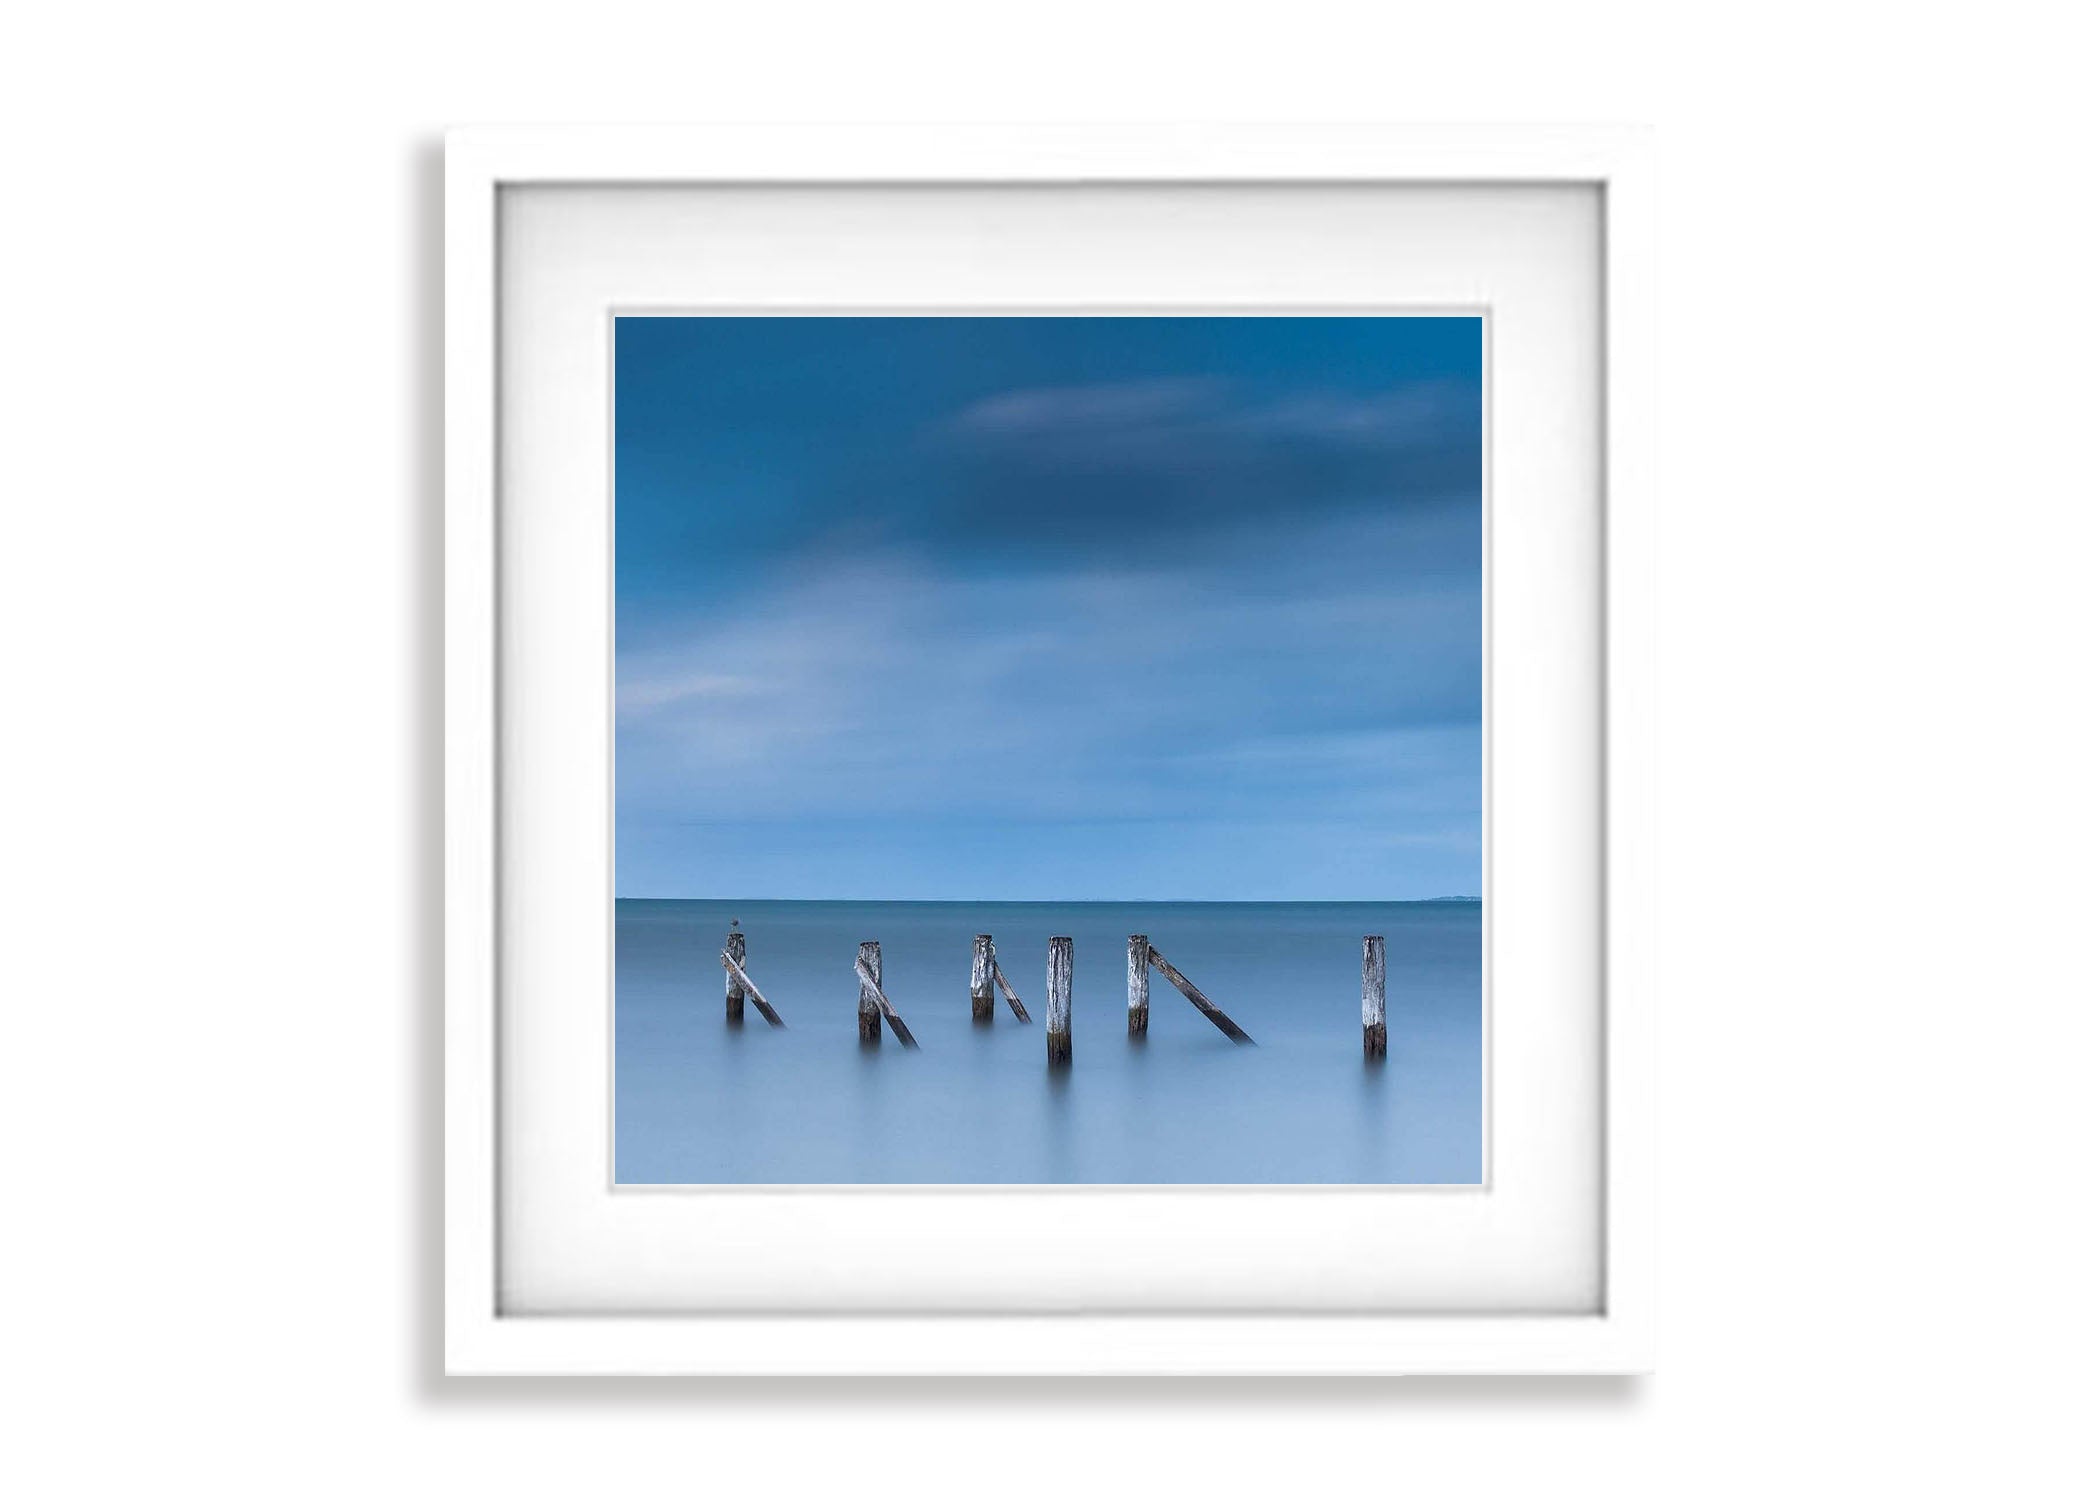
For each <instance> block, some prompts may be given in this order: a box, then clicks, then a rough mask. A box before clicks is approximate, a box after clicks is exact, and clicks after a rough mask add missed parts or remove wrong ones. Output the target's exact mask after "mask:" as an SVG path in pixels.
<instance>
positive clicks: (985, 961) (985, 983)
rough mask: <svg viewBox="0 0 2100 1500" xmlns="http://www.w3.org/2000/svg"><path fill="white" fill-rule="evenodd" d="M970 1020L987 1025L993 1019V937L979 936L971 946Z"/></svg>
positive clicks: (981, 934)
mask: <svg viewBox="0 0 2100 1500" xmlns="http://www.w3.org/2000/svg"><path fill="white" fill-rule="evenodd" d="M970 1019H971V1020H973V1021H982V1022H985V1023H987V1024H989V1023H990V1021H991V1019H992V935H991V934H990V933H989V932H980V933H978V934H977V940H976V941H975V942H974V943H972V944H971V945H970Z"/></svg>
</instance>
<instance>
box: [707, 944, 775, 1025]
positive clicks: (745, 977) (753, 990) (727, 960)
mask: <svg viewBox="0 0 2100 1500" xmlns="http://www.w3.org/2000/svg"><path fill="white" fill-rule="evenodd" d="M722 969H723V972H725V973H726V974H728V975H729V977H730V978H732V979H734V980H736V981H737V982H738V983H739V984H741V985H742V986H743V987H744V993H745V994H746V995H749V996H750V997H751V1003H752V1004H753V1005H755V1006H757V1007H758V1013H759V1014H760V1015H762V1016H764V1017H765V1018H766V1024H767V1025H768V1026H785V1025H787V1022H785V1021H783V1020H781V1019H780V1012H779V1011H777V1010H775V1009H773V1007H772V1006H770V1005H768V1004H766V997H765V996H764V995H761V994H760V993H759V992H758V986H757V985H755V984H753V983H752V982H751V976H750V975H749V974H747V973H745V972H744V966H743V965H742V964H740V963H738V962H737V961H736V959H735V958H733V957H731V956H730V952H729V950H728V949H727V948H724V949H723V950H722Z"/></svg>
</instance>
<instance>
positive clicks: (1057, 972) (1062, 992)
mask: <svg viewBox="0 0 2100 1500" xmlns="http://www.w3.org/2000/svg"><path fill="white" fill-rule="evenodd" d="M1049 988H1050V1004H1049V1007H1048V1009H1047V1011H1046V1012H1045V1027H1046V1030H1047V1032H1048V1035H1049V1038H1050V1066H1052V1067H1053V1068H1056V1067H1067V1066H1070V1064H1071V1061H1072V940H1071V939H1070V938H1068V937H1054V938H1052V939H1050V963H1049Z"/></svg>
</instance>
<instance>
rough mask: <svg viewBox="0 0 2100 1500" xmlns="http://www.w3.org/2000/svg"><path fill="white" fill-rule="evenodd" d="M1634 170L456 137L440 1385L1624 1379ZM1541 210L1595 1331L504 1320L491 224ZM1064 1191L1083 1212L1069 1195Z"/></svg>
mask: <svg viewBox="0 0 2100 1500" xmlns="http://www.w3.org/2000/svg"><path fill="white" fill-rule="evenodd" d="M1644 163H1645V146H1644V142H1643V139H1642V137H1641V135H1640V134H1639V133H1638V132H1634V131H1624V130H1615V129H1507V130H1500V129H1498V130H1487V129H1471V128H1469V129H1418V128H1399V127H1393V128H1375V129H1374V128H1353V127H1352V128H1346V129H1343V128H1306V129H1275V128H1247V129H1204V130H1178V129H1176V130H1168V129H1156V130H1146V129H1129V130H1125V129H1103V128H1075V129H1060V128H1028V129H1016V128H1008V129H973V130H970V131H959V130H946V129H937V128H930V127H929V128H884V129H880V130H842V129H825V128H816V127H811V128H807V129H797V130H784V129H780V128H767V129H763V130H758V129H728V128H719V127H710V128H706V129H691V130H688V129H659V128H636V129H627V128H607V129H590V130H578V129H550V130H532V129H500V130H467V131H461V132H456V133H454V134H453V135H452V136H451V137H450V138H449V140H448V144H447V158H446V273H445V274H446V504H447V517H446V565H445V567H446V606H445V628H446V656H445V664H446V834H445V851H446V852H445V860H446V1017H445V1037H446V1045H445V1114H444V1119H445V1125H444V1129H445V1142H444V1153H445V1168H446V1170H445V1183H446V1187H445V1282H444V1285H445V1294H444V1320H445V1340H444V1344H445V1362H446V1369H447V1371H448V1372H449V1373H453V1374H462V1375H473V1374H583V1373H608V1374H660V1375H678V1374H695V1375H697V1374H713V1375H758V1374H810V1375H913V1374H921V1375H967V1374H1036V1375H1046V1374H1070V1375H1146V1374H1158V1375H1183V1374H1264V1375H1275V1374H1328V1375H1334V1374H1409V1373H1458V1372H1477V1373H1491V1372H1508V1373H1544V1372H1561V1373H1566V1372H1594V1373H1606V1372H1626V1371H1635V1370H1640V1369H1644V1368H1646V1367H1647V1366H1648V1363H1649V1361H1650V1359H1651V1357H1652V1353H1651V1350H1652V1328H1653V1316H1652V1295H1653V1273H1652V1267H1651V1228H1650V1220H1651V1195H1652V1185H1651V1182H1650V1174H1649V1171H1648V1161H1649V1158H1650V1155H1651V1151H1652V1141H1651V1134H1650V1132H1651V1126H1650V1118H1651V1106H1650V1100H1651V1091H1652V1086H1653V1079H1652V1067H1651V1045H1650V1042H1651V1033H1652V1027H1653V1018H1652V1007H1653V996H1652V988H1651V977H1650V973H1649V967H1648V959H1647V921H1646V913H1647V912H1648V910H1649V909H1650V901H1649V889H1650V882H1651V880H1652V872H1651V870H1650V866H1649V853H1648V851H1649V848H1650V846H1651V840H1650V836H1649V831H1648V830H1649V826H1650V806H1649V790H1648V789H1649V785H1650V780H1651V770H1650V764H1651V755H1652V748H1651V747H1652V739H1653V728H1652V726H1653V704H1652V697H1653V683H1652V674H1651V671H1650V668H1649V666H1648V661H1649V657H1650V654H1651V650H1652V644H1653V627H1652V624H1651V620H1652V609H1653V593H1652V586H1651V582H1650V573H1651V569H1652V536H1653V510H1652V507H1653V497H1652V488H1651V479H1650V475H1649V472H1648V459H1647V439H1646V423H1647V420H1648V418H1647V413H1648V410H1649V388H1648V380H1649V377H1648V373H1647V369H1646V365H1645V358H1646V351H1647V348H1648V338H1649V336H1648V318H1649V304H1648V299H1649V296H1650V294H1651V281H1650V272H1649V263H1648V245H1649V231H1648V227H1647V226H1648V216H1649V203H1648V187H1647V177H1646V171H1645V165H1644ZM841 183H845V184H855V185H861V186H884V185H895V186H898V187H904V186H907V185H919V184H992V185H1016V184H1035V185H1055V184H1101V183H1116V184H1129V185H1132V186H1133V189H1134V190H1140V191H1141V190H1143V185H1148V184H1158V185H1172V184H1185V183H1211V184H1248V185H1258V184H1276V183H1371V184H1423V185H1457V184H1464V185H1481V186H1485V187H1493V186H1495V185H1498V184H1503V185H1510V186H1512V187H1514V186H1519V185H1526V184H1540V183H1548V184H1567V185H1573V186H1582V187H1587V188H1593V189H1595V190H1596V192H1597V194H1598V199H1599V203H1600V214H1601V222H1602V241H1603V243H1602V246H1601V249H1600V252H1599V260H1600V264H1601V282H1602V287H1601V304H1602V334H1601V343H1602V346H1603V350H1604V359H1603V363H1602V368H1601V369H1600V370H1599V371H1598V373H1597V379H1598V381H1599V383H1600V390H1599V392H1598V396H1599V402H1600V407H1601V413H1602V415H1601V431H1600V432H1599V433H1598V435H1597V437H1598V451H1599V452H1600V453H1601V455H1602V464H1601V468H1602V474H1601V478H1600V480H1599V483H1600V485H1601V490H1602V508H1601V514H1602V518H1603V520H1602V535H1601V536H1599V537H1598V538H1597V539H1596V540H1597V545H1598V547H1599V549H1600V553H1599V555H1600V558H1601V565H1602V578H1603V601H1604V622H1603V631H1602V638H1603V659H1602V667H1603V680H1602V682H1601V683H1600V684H1599V685H1598V687H1599V691H1600V693H1601V695H1602V718H1603V724H1604V743H1605V752H1604V757H1603V765H1604V775H1603V780H1602V784H1601V785H1600V786H1599V787H1598V789H1597V791H1598V796H1599V798H1600V801H1601V808H1600V809H1599V810H1598V815H1599V816H1600V817H1601V820H1602V829H1603V868H1602V870H1601V871H1600V879H1601V882H1602V887H1603V897H1602V901H1601V910H1602V913H1603V923H1604V928H1603V932H1602V933H1601V935H1600V943H1601V948H1600V951H1601V952H1602V954H1603V969H1604V974H1603V979H1602V996H1603V1000H1602V1005H1601V1020H1600V1026H1601V1035H1599V1036H1598V1037H1597V1039H1596V1043H1597V1048H1598V1056H1599V1058H1600V1059H1601V1064H1600V1066H1601V1073H1602V1077H1603V1080H1604V1083H1603V1100H1602V1141H1601V1170H1600V1172H1599V1174H1598V1179H1597V1180H1598V1184H1599V1194H1600V1197H1601V1202H1600V1203H1599V1204H1598V1205H1597V1222H1598V1223H1599V1224H1600V1225H1601V1235H1602V1245H1601V1246H1600V1247H1599V1261H1600V1266H1601V1273H1600V1276H1599V1282H1600V1285H1601V1288H1602V1291H1601V1295H1600V1297H1599V1299H1598V1303H1599V1305H1597V1306H1596V1307H1594V1308H1592V1309H1588V1310H1585V1311H1583V1312H1581V1313H1559V1312H1556V1313H1552V1314H1539V1313H1535V1312H1524V1311H1516V1312H1510V1313H1496V1314H1492V1315H1482V1314H1479V1313H1474V1312H1466V1313H1440V1312H1435V1311H1431V1312H1408V1313H1339V1312H1310V1313H1308V1312H1295V1311H1286V1312H1276V1311H1260V1310H1246V1309H1244V1308H1241V1309H1228V1308H1225V1307H1220V1308H1217V1309H1211V1310H1205V1309H1198V1310H1194V1311H1189V1310H1176V1311H1174V1312H1171V1313H1162V1314H1157V1315H1154V1314H1150V1313H1144V1312H1132V1311H1129V1310H1127V1309H1124V1310H1115V1311H1101V1310H1089V1309H1088V1308H1086V1307H1085V1306H1084V1305H1083V1304H1079V1305H1074V1306H1071V1307H1068V1308H1064V1309H1061V1310H1059V1311H1056V1312H1054V1313H1045V1312H1043V1311H1041V1310H1039V1309H1033V1310H1026V1311H1023V1310H1018V1309H1017V1310H1013V1311H1003V1312H1002V1311H986V1310H984V1309H983V1308H982V1307H981V1306H979V1307H971V1308H969V1309H968V1310H937V1309H926V1308H915V1309H914V1310H911V1311H905V1312H887V1311H884V1312H839V1311H828V1312H789V1311H781V1312H766V1313H756V1312H738V1313H735V1314H733V1315H721V1316H705V1315H695V1314H693V1313H691V1312H686V1311H677V1310H672V1309H665V1310H663V1311H661V1312H656V1313H650V1312H641V1313H637V1312H635V1311H632V1310H622V1311H620V1312H618V1313H616V1314H603V1315H597V1314H591V1313H562V1314H559V1315H520V1314H518V1313H515V1312H507V1311H505V1310H504V1308H503V1304H502V1296H501V1283H500V1278H499V1264H500V1251H501V1244H500V1239H499V1236H500V1235H501V1233H502V1222H503V1219H502V1214H501V1212H500V1204H499V1196H498V1195H499V1183H498V1168H499V1159H500V1152H501V1145H500V1141H499V1118H500V1115H501V1110H502V1107H503V1105H502V1099H501V1097H500V1094H501V1090H500V1084H499V1074H498V1058H499V1053H498V1036H499V1028H500V1026H501V1018H502V1006H503V995H502V992H501V990H500V988H499V975H500V973H501V972H502V965H501V963H500V962H499V954H498V941H497V938H498V932H499V926H498V911H497V897H498V888H499V879H498V860H499V857H500V853H501V840H500V837H499V835H500V829H501V817H500V816H499V814H500V809H499V806H498V795H499V788H500V786H501V778H500V776H499V774H498V773H499V766H498V743H499V734H498V728H499V724H498V708H499V702H498V675H499V674H498V657H499V646H500V642H499V639H498V597H499V588H500V581H499V577H498V566H499V552H498V546H497V537H498V518H499V514H500V504H499V501H500V495H499V484H500V482H501V478H502V475H501V465H500V463H499V443H498V437H499V433H498V421H499V401H498V359H497V355H498V348H499V335H500V334H501V330H500V329H499V310H498V309H499V299H498V257H497V245H498V238H497V237H498V216H499V215H498V210H499V201H500V198H501V195H502V194H503V193H504V191H505V190H506V189H509V188H514V187H531V186H535V185H551V184H563V185H687V184H754V185H756V184H841ZM1066 1191H1068V1192H1084V1191H1086V1190H1084V1189H1068V1190H1066Z"/></svg>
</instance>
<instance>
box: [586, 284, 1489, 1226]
mask: <svg viewBox="0 0 2100 1500" xmlns="http://www.w3.org/2000/svg"><path fill="white" fill-rule="evenodd" d="M1484 341H1485V328H1484V323H1483V320H1482V319H1481V318H1480V317H1478V316H1476V315H1407V316H1402V315H1391V316H1321V317H1299V316H1276V317H1267V316H1244V315H1235V316H1175V317H1153V316H1127V317H1095V316H1083V317H1065V316H962V315H958V316H923V317H922V316H713V315H671V314H634V315H630V314H622V315H620V316H618V317H616V318H615V319H614V322H613V353H614V359H613V365H614V389H613V393H612V397H613V414H614V420H613V429H614V442H613V449H614V451H613V483H614V555H615V597H614V636H615V648H614V649H615V663H614V705H613V712H614V716H615V722H614V785H613V799H614V904H615V911H614V938H615V965H614V969H615V972H614V997H613V1036H614V1049H613V1050H614V1089H613V1101H614V1119H613V1152H614V1162H613V1171H614V1180H615V1182H616V1183H617V1184H619V1185H623V1186H675V1185H694V1186H700V1185H766V1184H929V1185H951V1184H952V1185H968V1184H1077V1183H1088V1184H1116V1183H1131V1184H1239V1183H1246V1184H1256V1183H1259V1184H1422V1185H1431V1184H1478V1183H1479V1182H1481V1180H1482V1170H1483V1121H1482V1098H1483V1064H1484V1056H1483V1031H1482V932H1483V910H1482V903H1481V895H1482V890H1483V885H1482V824H1481V816H1482V780H1481V767H1482V748H1483V736H1482V662H1483V641H1482V629H1483V623H1482V622H1483V614H1482V603H1483V577H1482V556H1483V549H1482V531H1483V520H1484V495H1483V461H1482V455H1483V435H1484V425H1485V423H1484V404H1483V403H1484V374H1485V371H1484Z"/></svg>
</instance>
